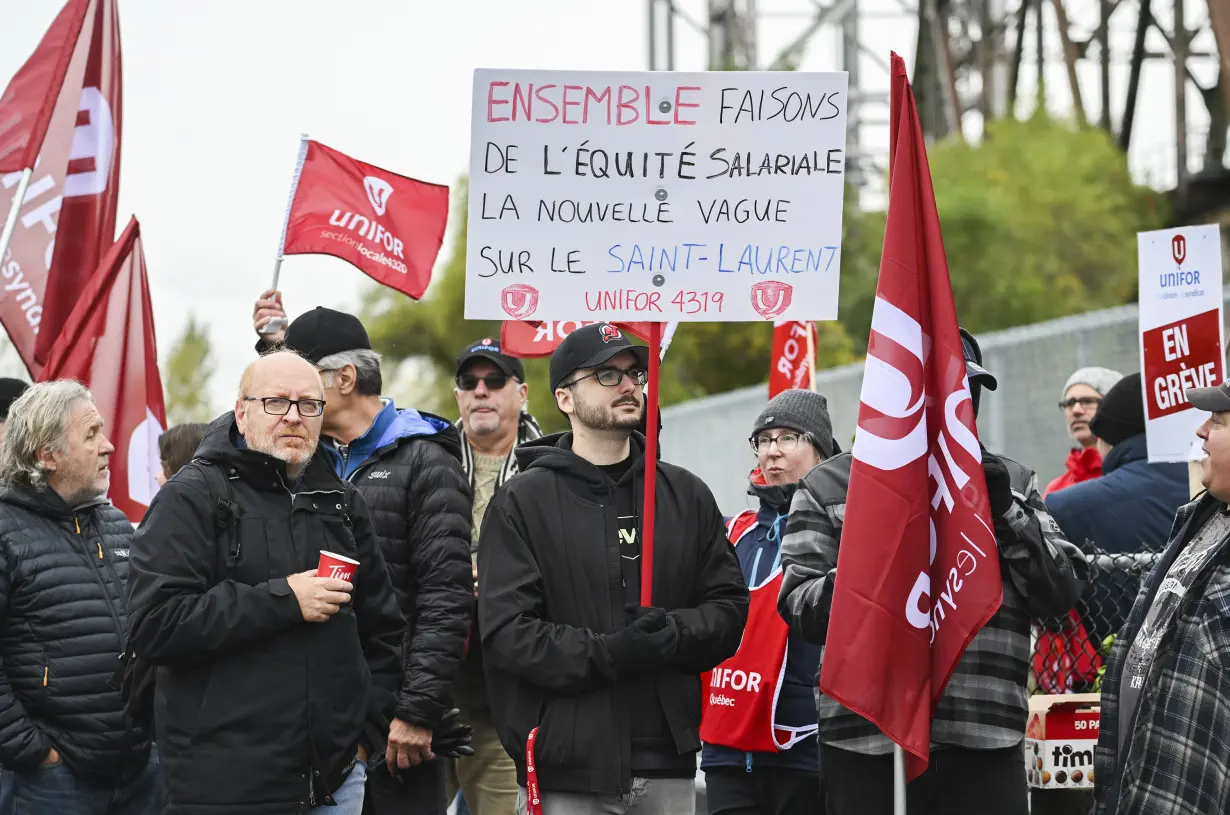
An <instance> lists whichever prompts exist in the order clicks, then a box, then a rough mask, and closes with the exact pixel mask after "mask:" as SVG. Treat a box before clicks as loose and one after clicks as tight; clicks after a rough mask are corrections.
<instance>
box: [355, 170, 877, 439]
mask: <svg viewBox="0 0 1230 815" xmlns="http://www.w3.org/2000/svg"><path fill="white" fill-rule="evenodd" d="M466 190H467V187H466V184H465V181H464V180H463V181H461V182H459V183H458V184H457V185H456V187H455V188H454V193H455V194H454V212H453V223H456V224H459V225H460V228H459V229H458V230H457V232H456V234H455V236H454V239H453V245H452V247H451V254H450V255H449V259H448V261H447V262H446V263H445V264H444V265H443V267H442V268H440V269H439V270H438V271H437V274H436V279H435V280H434V281H433V283H432V286H431V289H430V290H429V291H428V293H427V294H426V295H425V296H424V298H423V301H422V302H420V303H415V302H414V301H412V300H410V299H408V298H406V297H404V296H402V295H401V294H399V293H397V292H395V291H393V290H391V289H386V288H383V287H381V288H372V289H369V290H368V293H367V295H366V297H365V302H364V307H363V317H364V323H365V324H366V325H367V329H368V334H369V335H370V336H371V340H372V345H373V347H375V348H376V349H377V350H379V351H380V352H381V353H382V354H384V355H385V357H386V358H387V359H388V360H390V361H398V360H404V359H408V358H412V357H418V358H421V360H422V361H423V362H425V363H427V365H428V366H429V367H430V370H431V371H432V372H433V373H434V376H431V377H430V382H429V384H428V385H427V387H426V388H425V391H426V392H424V393H422V395H421V396H420V397H419V398H418V399H417V400H416V405H415V406H416V407H419V408H422V409H424V410H434V411H436V412H439V413H442V414H443V415H446V416H455V415H457V414H456V403H455V402H454V400H453V396H452V375H453V365H454V363H455V361H456V358H457V353H458V351H460V350H461V348H462V347H463V346H464V345H466V344H467V343H469V342H471V341H473V340H476V339H478V338H480V337H497V336H499V333H500V324H499V322H497V321H481V320H474V321H465V319H464V317H463V316H462V315H463V314H464V311H465V307H464V298H465V252H466V227H465V217H466V208H467V201H466ZM819 328H820V342H819V344H818V346H817V349H816V359H817V360H818V367H820V368H827V367H830V366H832V365H840V364H843V363H846V362H852V361H853V360H854V359H855V354H854V343H853V342H851V340H850V338H849V337H848V336H846V333H845V330H844V329H843V328H842V327H841V325H840V324H839V323H820V324H819ZM772 345H773V328H772V326H769V325H765V324H763V323H684V324H683V325H680V326H679V330H678V331H677V332H676V333H675V338H674V341H673V342H672V343H671V347H670V351H669V352H668V353H667V355H666V362H665V364H664V365H663V366H662V393H661V400H662V404H663V405H669V404H673V403H675V402H680V401H684V400H686V399H692V398H695V397H698V396H704V395H705V394H709V393H720V392H722V391H727V390H730V389H731V388H738V387H743V386H746V385H755V384H758V383H761V382H764V381H765V380H766V379H767V378H768V370H769V352H770V351H771V349H772ZM525 374H526V378H527V379H528V380H529V385H530V410H531V411H533V413H534V415H535V416H536V417H538V419H539V421H540V422H542V423H543V426H544V429H552V430H558V429H560V428H562V427H563V425H564V421H563V417H562V416H561V415H560V414H559V412H558V411H557V410H556V408H555V398H554V396H553V395H552V394H551V392H550V390H549V385H548V384H547V381H548V380H547V360H546V359H539V360H526V361H525Z"/></svg>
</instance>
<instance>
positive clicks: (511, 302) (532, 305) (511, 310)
mask: <svg viewBox="0 0 1230 815" xmlns="http://www.w3.org/2000/svg"><path fill="white" fill-rule="evenodd" d="M500 307H501V308H503V309H504V311H505V312H506V313H507V314H508V316H510V317H512V318H513V319H516V320H524V319H525V318H526V317H528V316H530V315H531V314H533V313H534V310H535V309H537V308H538V289H536V288H534V287H533V286H527V285H525V284H524V283H514V284H512V285H511V286H505V287H504V290H503V291H501V292H500Z"/></svg>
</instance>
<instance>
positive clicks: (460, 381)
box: [456, 374, 516, 391]
mask: <svg viewBox="0 0 1230 815" xmlns="http://www.w3.org/2000/svg"><path fill="white" fill-rule="evenodd" d="M515 378H516V377H510V376H508V375H506V374H487V375H486V376H475V375H474V374H457V380H456V381H457V387H458V389H460V390H463V391H472V390H475V389H477V388H478V383H479V382H482V383H483V384H484V385H486V386H487V390H489V391H499V390H504V386H505V385H507V384H508V380H509V379H515Z"/></svg>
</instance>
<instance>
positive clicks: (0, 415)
mask: <svg viewBox="0 0 1230 815" xmlns="http://www.w3.org/2000/svg"><path fill="white" fill-rule="evenodd" d="M29 389H30V383H29V382H23V381H21V380H20V379H10V378H9V377H3V378H0V422H4V421H8V418H9V408H11V407H12V406H13V403H14V402H16V401H17V399H18V397H20V396H21V395H22V394H23V393H25V392H26V391H27V390H29Z"/></svg>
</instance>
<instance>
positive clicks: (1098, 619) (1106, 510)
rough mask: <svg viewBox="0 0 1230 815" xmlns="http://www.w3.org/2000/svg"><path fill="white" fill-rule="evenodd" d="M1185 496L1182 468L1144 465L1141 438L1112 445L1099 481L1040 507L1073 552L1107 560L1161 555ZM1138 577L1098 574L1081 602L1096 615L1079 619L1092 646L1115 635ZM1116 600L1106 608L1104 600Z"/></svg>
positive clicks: (1145, 454)
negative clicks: (1100, 554)
mask: <svg viewBox="0 0 1230 815" xmlns="http://www.w3.org/2000/svg"><path fill="white" fill-rule="evenodd" d="M1189 500H1191V496H1190V495H1189V494H1188V482H1187V465H1186V464H1182V463H1176V464H1150V463H1149V461H1148V449H1147V447H1146V444H1145V436H1144V434H1143V433H1141V434H1139V435H1136V436H1132V437H1131V438H1128V439H1125V440H1124V441H1122V442H1120V443H1119V444H1116V445H1115V447H1114V449H1112V450H1111V451H1110V453H1109V454H1107V456H1106V458H1105V459H1104V460H1103V461H1102V477H1101V478H1095V479H1093V480H1092V481H1084V482H1082V483H1080V484H1074V485H1072V486H1071V487H1067V488H1065V489H1062V490H1060V491H1059V492H1054V493H1051V494H1050V495H1049V496H1047V499H1046V506H1047V508H1048V509H1049V510H1050V511H1051V516H1052V517H1053V518H1054V519H1055V522H1056V523H1058V524H1059V528H1060V529H1062V530H1063V533H1064V537H1065V538H1067V539H1068V540H1070V541H1071V542H1072V543H1074V544H1076V545H1077V546H1082V547H1083V546H1085V545H1086V544H1087V543H1088V542H1093V543H1094V544H1096V545H1097V546H1098V547H1099V548H1101V549H1104V550H1105V551H1107V552H1109V553H1111V554H1136V553H1139V552H1143V551H1161V550H1162V549H1163V548H1164V547H1165V546H1166V541H1167V540H1169V538H1170V528H1171V524H1172V523H1173V522H1174V516H1175V513H1176V512H1177V511H1178V509H1179V507H1181V506H1183V505H1185V504H1186V503H1187V502H1188V501H1189ZM1139 580H1140V577H1139V573H1138V572H1133V573H1131V574H1129V573H1128V572H1126V571H1124V570H1121V569H1119V570H1112V571H1110V572H1105V573H1102V574H1101V575H1100V576H1099V577H1097V578H1096V579H1095V580H1094V586H1093V587H1092V588H1091V590H1090V591H1089V592H1087V593H1086V598H1087V600H1088V601H1089V603H1090V604H1091V607H1092V610H1093V611H1095V612H1098V613H1096V614H1088V615H1086V614H1082V615H1081V616H1082V618H1083V620H1084V622H1085V624H1086V627H1089V628H1091V629H1092V630H1091V631H1090V633H1092V634H1093V635H1094V636H1095V637H1096V640H1097V642H1098V643H1100V642H1101V641H1102V640H1103V639H1104V638H1105V637H1106V636H1107V635H1109V634H1114V633H1116V632H1117V631H1118V630H1119V629H1120V628H1121V627H1122V625H1123V623H1124V621H1125V620H1126V619H1127V615H1128V612H1129V611H1131V608H1132V601H1133V600H1134V599H1135V597H1136V588H1137V584H1138V582H1139ZM1107 597H1112V598H1117V599H1118V602H1117V603H1115V604H1110V603H1109V602H1108V601H1107V600H1106V598H1107Z"/></svg>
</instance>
